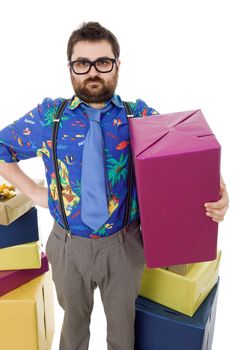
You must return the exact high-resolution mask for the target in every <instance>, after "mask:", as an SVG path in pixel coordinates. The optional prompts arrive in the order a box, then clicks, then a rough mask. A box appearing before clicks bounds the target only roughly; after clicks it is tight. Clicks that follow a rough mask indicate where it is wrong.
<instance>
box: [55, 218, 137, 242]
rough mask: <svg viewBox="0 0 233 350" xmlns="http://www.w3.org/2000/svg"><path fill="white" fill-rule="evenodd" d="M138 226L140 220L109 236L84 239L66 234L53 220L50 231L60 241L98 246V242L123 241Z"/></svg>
mask: <svg viewBox="0 0 233 350" xmlns="http://www.w3.org/2000/svg"><path fill="white" fill-rule="evenodd" d="M139 225H140V220H139V219H136V220H134V221H132V222H131V223H130V224H129V225H126V226H125V227H123V228H122V229H121V230H119V231H117V232H115V233H113V234H111V235H110V236H104V237H100V238H86V237H82V236H78V235H72V234H68V233H67V231H66V230H65V229H64V228H63V227H62V226H60V225H59V224H58V223H57V222H56V221H55V220H54V225H53V229H52V231H54V232H56V234H57V235H59V237H60V238H61V239H62V240H66V239H75V240H78V241H79V242H80V243H82V242H83V243H84V244H85V243H86V244H89V243H90V242H96V243H94V244H98V242H102V243H103V242H105V241H106V242H108V241H111V242H112V241H113V240H115V239H120V240H121V239H123V238H124V235H125V234H126V233H127V232H128V231H129V232H131V231H133V230H134V229H135V228H136V227H138V226H139Z"/></svg>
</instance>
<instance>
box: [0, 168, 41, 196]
mask: <svg viewBox="0 0 233 350" xmlns="http://www.w3.org/2000/svg"><path fill="white" fill-rule="evenodd" d="M0 175H2V176H3V177H4V178H5V179H6V180H7V181H8V182H9V183H10V184H11V185H14V186H15V187H16V188H17V189H18V190H19V191H20V192H22V193H24V194H25V195H26V196H28V197H29V198H31V199H33V198H34V197H35V194H36V191H37V189H38V185H37V184H36V183H35V182H34V181H33V180H32V179H31V178H30V177H29V176H28V175H26V174H25V173H24V172H23V170H22V169H21V168H20V167H19V165H18V164H17V163H0Z"/></svg>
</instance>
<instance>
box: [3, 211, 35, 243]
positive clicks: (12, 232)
mask: <svg viewBox="0 0 233 350" xmlns="http://www.w3.org/2000/svg"><path fill="white" fill-rule="evenodd" d="M38 240H39V231H38V221H37V209H36V208H35V207H33V208H31V209H30V210H29V211H28V212H27V213H25V214H24V215H22V216H20V217H19V218H18V219H16V220H15V221H13V222H12V223H11V224H10V225H7V226H6V225H0V248H6V247H11V246H14V245H19V244H24V243H29V242H35V241H38Z"/></svg>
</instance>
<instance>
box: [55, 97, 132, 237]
mask: <svg viewBox="0 0 233 350" xmlns="http://www.w3.org/2000/svg"><path fill="white" fill-rule="evenodd" d="M68 102H69V100H64V101H63V102H62V104H61V106H60V107H59V108H58V110H57V113H56V115H55V118H54V119H53V121H54V124H53V136H52V152H53V164H54V170H55V177H56V183H57V192H58V199H59V209H60V214H61V216H62V219H63V224H64V228H65V230H66V232H67V235H68V236H69V237H71V231H70V227H69V224H68V220H67V217H66V212H65V207H64V202H63V195H62V186H61V181H60V175H59V165H58V160H57V134H58V128H59V122H60V119H61V116H62V113H63V111H64V110H65V108H66V106H67V104H68ZM123 104H124V107H125V109H126V112H127V117H132V116H133V113H132V110H131V107H130V104H129V103H128V102H123ZM133 180H134V172H133V164H132V155H131V149H130V152H129V160H128V179H127V198H126V210H125V217H124V227H125V226H127V225H128V224H129V220H130V204H131V195H132V184H133Z"/></svg>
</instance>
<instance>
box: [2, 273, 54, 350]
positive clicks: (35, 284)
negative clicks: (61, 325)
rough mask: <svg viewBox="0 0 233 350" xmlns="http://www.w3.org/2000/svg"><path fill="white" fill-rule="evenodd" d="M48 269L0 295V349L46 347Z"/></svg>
mask: <svg viewBox="0 0 233 350" xmlns="http://www.w3.org/2000/svg"><path fill="white" fill-rule="evenodd" d="M52 291H53V285H52V278H51V272H50V271H48V272H46V273H45V274H43V275H41V276H40V277H37V278H35V279H33V280H32V281H30V282H28V283H26V284H24V285H22V286H20V287H19V288H17V289H15V290H13V291H11V292H9V293H7V294H5V295H3V296H2V297H0V315H1V317H0V349H2V350H50V349H51V347H52V340H53V333H54V306H53V293H52Z"/></svg>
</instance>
